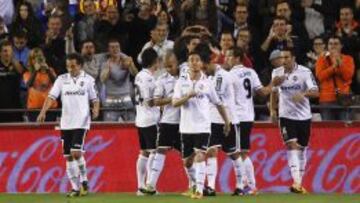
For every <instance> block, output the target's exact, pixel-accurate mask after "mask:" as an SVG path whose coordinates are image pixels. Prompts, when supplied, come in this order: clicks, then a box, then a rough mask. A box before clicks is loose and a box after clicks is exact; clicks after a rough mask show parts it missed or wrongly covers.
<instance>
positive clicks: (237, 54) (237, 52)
mask: <svg viewBox="0 0 360 203" xmlns="http://www.w3.org/2000/svg"><path fill="white" fill-rule="evenodd" d="M230 50H231V51H232V55H233V57H235V58H238V57H240V61H243V60H244V57H245V52H244V50H243V49H242V48H240V47H237V46H234V47H231V48H230Z"/></svg>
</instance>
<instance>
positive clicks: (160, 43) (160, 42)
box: [137, 24, 174, 76]
mask: <svg viewBox="0 0 360 203" xmlns="http://www.w3.org/2000/svg"><path fill="white" fill-rule="evenodd" d="M168 33H169V28H168V25H167V24H157V25H156V26H155V28H154V29H153V30H152V31H151V40H150V41H149V42H147V43H146V44H145V45H144V47H143V48H142V50H141V52H140V54H139V55H138V58H137V60H138V63H139V64H141V63H142V61H141V58H142V57H141V56H142V53H143V51H145V50H146V49H147V48H150V47H152V48H153V49H154V50H155V51H156V53H157V54H158V56H159V59H160V61H161V62H162V61H163V59H164V57H165V54H166V52H167V51H169V50H173V48H174V42H173V41H171V40H168V39H167V36H168ZM165 71H166V70H165V69H164V68H163V67H162V66H161V67H160V68H159V69H158V70H157V74H156V75H157V76H159V75H161V74H162V73H164V72H165Z"/></svg>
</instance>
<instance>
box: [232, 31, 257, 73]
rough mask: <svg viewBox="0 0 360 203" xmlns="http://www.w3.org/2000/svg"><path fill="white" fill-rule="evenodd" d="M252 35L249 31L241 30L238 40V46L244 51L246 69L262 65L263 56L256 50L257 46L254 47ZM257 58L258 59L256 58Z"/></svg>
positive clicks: (243, 60)
mask: <svg viewBox="0 0 360 203" xmlns="http://www.w3.org/2000/svg"><path fill="white" fill-rule="evenodd" d="M252 39H253V38H252V36H251V33H250V31H249V30H248V29H244V30H241V31H240V32H239V33H238V36H237V39H236V46H237V47H240V48H241V49H242V50H243V51H244V56H243V59H242V64H243V65H244V66H245V67H249V68H250V67H251V68H253V67H254V64H262V58H261V55H259V54H258V53H259V50H256V48H255V46H252V45H251V43H252V42H253V40H252ZM256 56H257V57H256ZM254 57H255V58H256V60H257V61H256V63H255V61H254ZM257 67H260V65H258V66H256V67H254V68H257ZM261 67H262V66H261Z"/></svg>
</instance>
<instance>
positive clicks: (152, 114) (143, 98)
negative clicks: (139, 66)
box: [135, 69, 160, 128]
mask: <svg viewBox="0 0 360 203" xmlns="http://www.w3.org/2000/svg"><path fill="white" fill-rule="evenodd" d="M154 91H155V78H154V76H153V75H152V73H151V72H150V71H149V70H147V69H143V70H141V71H140V72H139V73H138V74H137V75H136V77H135V102H136V118H135V125H136V126H137V127H140V128H145V127H150V126H153V125H156V124H157V123H158V121H159V118H160V108H159V107H156V106H153V107H150V106H149V105H148V104H147V102H148V101H150V100H152V99H154Z"/></svg>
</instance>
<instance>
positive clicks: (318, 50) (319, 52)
mask: <svg viewBox="0 0 360 203" xmlns="http://www.w3.org/2000/svg"><path fill="white" fill-rule="evenodd" d="M325 52H326V44H325V42H324V39H323V38H322V37H315V38H314V40H313V48H312V50H310V51H309V52H308V53H307V54H306V56H307V63H306V64H307V65H306V67H309V68H310V69H311V71H313V72H314V71H315V65H316V62H317V60H318V59H319V57H320V56H323V55H324V54H325Z"/></svg>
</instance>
